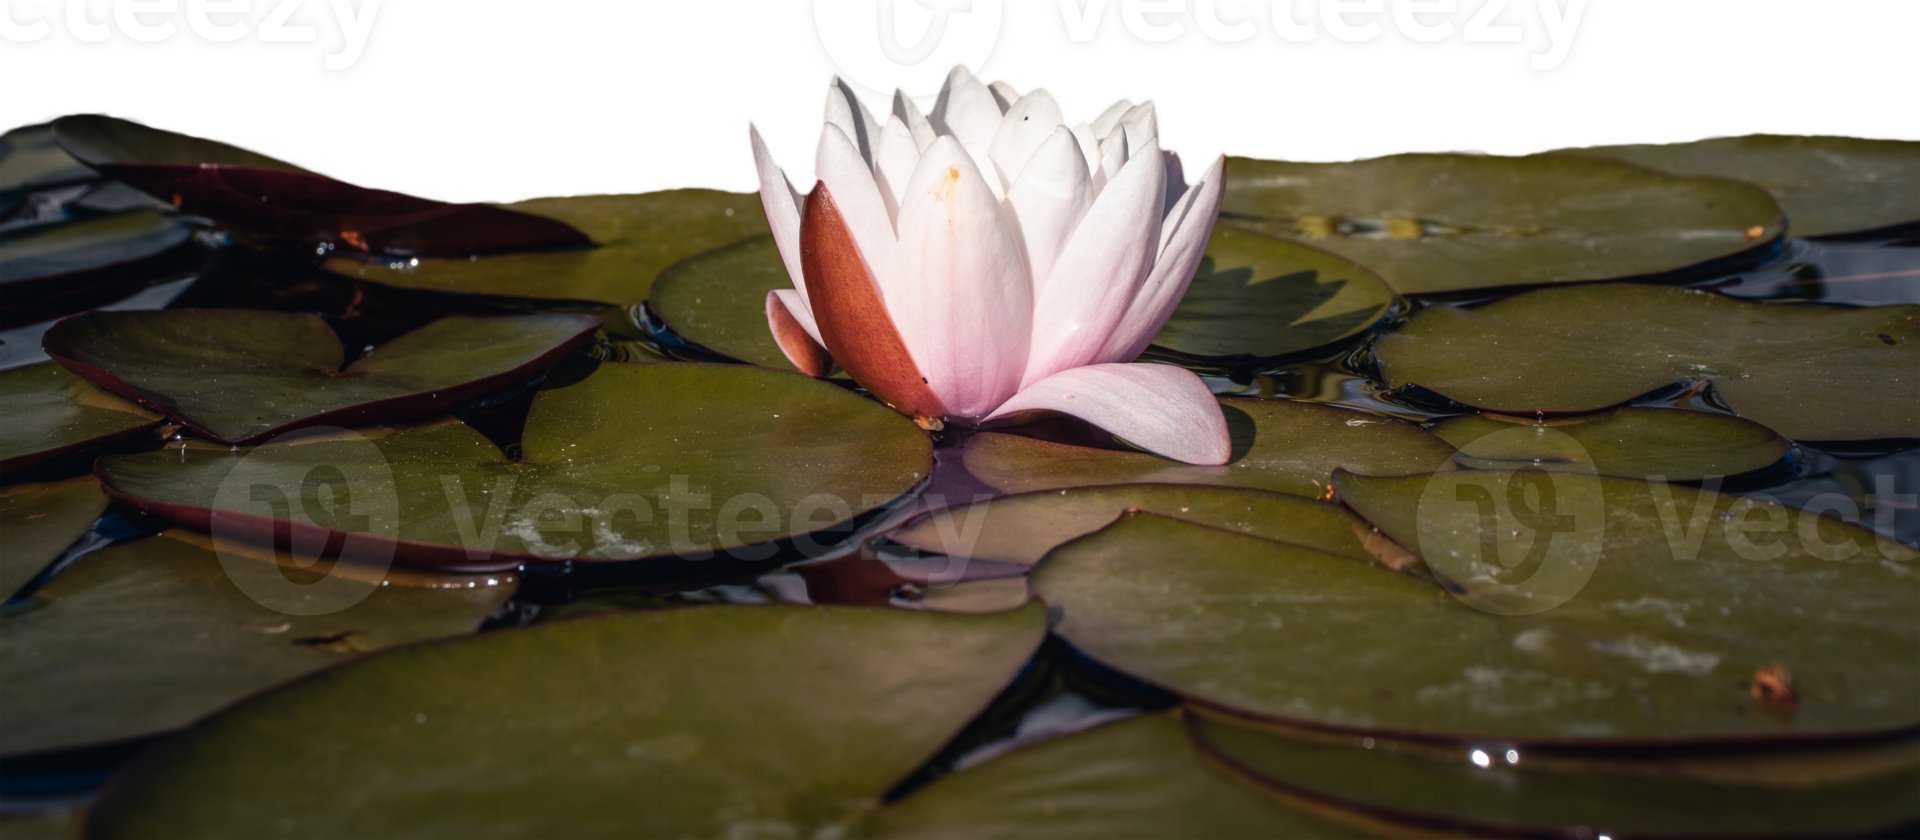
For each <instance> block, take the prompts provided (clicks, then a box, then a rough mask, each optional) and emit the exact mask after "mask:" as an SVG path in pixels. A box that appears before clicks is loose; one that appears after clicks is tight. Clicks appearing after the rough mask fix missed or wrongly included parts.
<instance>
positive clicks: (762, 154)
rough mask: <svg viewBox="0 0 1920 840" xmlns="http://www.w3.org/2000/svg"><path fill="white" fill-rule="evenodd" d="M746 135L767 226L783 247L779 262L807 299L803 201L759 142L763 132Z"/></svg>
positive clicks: (751, 131) (752, 130)
mask: <svg viewBox="0 0 1920 840" xmlns="http://www.w3.org/2000/svg"><path fill="white" fill-rule="evenodd" d="M747 135H748V136H749V137H751V138H752V139H753V161H754V165H755V166H756V167H757V168H758V170H759V174H760V207H761V209H763V210H765V211H766V214H767V226H768V227H771V228H773V243H774V244H775V245H777V246H779V248H780V261H781V262H783V263H786V264H787V278H788V279H789V280H790V281H792V283H793V287H794V288H795V289H797V290H799V292H800V299H801V300H802V301H805V300H806V297H807V284H806V281H805V280H803V279H802V276H803V275H801V273H800V206H801V205H800V202H801V201H802V200H803V198H802V196H801V195H800V193H799V192H797V191H795V190H794V188H793V185H792V184H789V183H787V175H786V173H785V172H782V171H780V165H779V164H777V163H775V162H774V160H773V153H772V152H770V151H767V143H766V141H765V140H762V139H760V129H758V128H755V127H754V126H753V125H751V124H749V125H748V126H747Z"/></svg>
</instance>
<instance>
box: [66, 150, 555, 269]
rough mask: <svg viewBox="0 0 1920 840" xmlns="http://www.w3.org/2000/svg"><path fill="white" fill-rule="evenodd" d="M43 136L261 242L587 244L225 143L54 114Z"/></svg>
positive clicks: (368, 249)
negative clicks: (361, 184) (320, 172)
mask: <svg viewBox="0 0 1920 840" xmlns="http://www.w3.org/2000/svg"><path fill="white" fill-rule="evenodd" d="M53 133H54V137H55V138H56V139H57V140H58V141H59V142H60V145H61V146H63V147H64V148H65V149H66V150H67V151H68V152H69V153H71V154H72V155H73V156H74V157H76V158H79V159H80V160H81V161H84V162H85V163H86V164H87V165H89V166H92V167H93V168H95V169H97V170H99V171H100V172H101V173H102V174H104V175H106V176H108V177H110V178H113V179H114V180H117V181H120V182H122V183H125V184H127V185H129V186H132V187H135V188H137V189H139V190H141V191H143V192H146V193H147V194H149V195H152V196H155V197H157V198H159V199H161V200H163V201H167V202H169V203H171V204H172V205H173V206H175V207H178V208H180V209H181V210H182V211H183V212H187V213H191V214H193V215H196V216H204V217H206V218H209V219H212V220H214V221H215V222H217V223H219V224H220V225H221V226H222V227H225V228H227V229H229V230H233V231H236V232H239V233H242V234H245V235H247V236H250V237H253V238H256V239H261V240H265V241H270V242H294V243H303V244H314V243H321V244H325V245H327V246H329V247H337V248H349V249H353V250H357V251H361V252H365V253H374V254H397V255H402V256H409V255H412V256H459V257H466V256H470V255H475V254H497V253H512V252H516V251H531V250H546V249H554V248H578V247H583V246H586V245H588V244H591V243H590V242H589V241H588V239H587V237H586V235H585V234H583V233H581V232H580V231H578V230H575V229H574V228H572V227H571V226H569V225H567V224H565V223H563V222H559V221H556V220H554V219H550V218H546V217H542V216H536V215H531V214H527V213H521V212H517V211H514V210H510V209H507V208H504V207H500V206H496V205H492V204H449V203H447V202H444V201H433V200H431V199H425V198H416V197H414V196H410V195H406V194H403V193H397V192H389V191H387V190H373V189H367V188H365V187H359V186H355V185H353V184H349V183H347V182H345V181H337V180H334V179H332V178H328V177H326V176H324V175H318V174H315V173H312V172H308V171H306V170H303V169H300V168H298V167H295V166H293V165H292V164H288V163H285V162H283V161H279V160H274V159H273V158H269V157H265V156H263V155H258V154H254V153H253V152H249V151H246V150H244V149H239V148H235V147H233V146H229V145H227V144H225V143H216V142H213V141H210V140H203V139H200V138H198V137H189V136H186V135H182V134H175V133H174V132H170V131H161V130H159V129H154V128H148V127H146V126H143V125H140V124H138V123H132V122H128V121H126V120H120V119H115V118H113V117H104V116H97V115H81V116H72V117H62V118H61V119H59V120H57V121H56V122H55V123H54V125H53Z"/></svg>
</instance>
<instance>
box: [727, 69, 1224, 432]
mask: <svg viewBox="0 0 1920 840" xmlns="http://www.w3.org/2000/svg"><path fill="white" fill-rule="evenodd" d="M1157 135H1158V128H1157V125H1156V118H1155V115H1154V109H1153V105H1152V103H1145V104H1142V105H1137V106H1136V105H1132V104H1131V103H1128V102H1126V101H1122V102H1120V103H1117V104H1115V105H1114V106H1113V107H1111V108H1108V109H1107V111H1106V112H1105V113H1103V114H1102V115H1101V116H1100V117H1099V118H1098V119H1096V120H1094V121H1093V122H1092V123H1079V124H1077V125H1071V126H1070V125H1068V124H1067V123H1066V120H1065V118H1064V117H1063V116H1062V115H1061V112H1060V108H1059V106H1058V105H1056V104H1055V103H1054V101H1053V97H1052V96H1050V95H1048V94H1047V92H1046V91H1044V90H1036V91H1034V92H1032V93H1030V94H1028V95H1026V96H1020V95H1019V94H1017V93H1016V92H1015V91H1014V90H1013V89H1012V88H1011V87H1009V86H1007V85H1006V84H1005V83H995V84H994V85H993V86H991V87H989V86H987V85H984V84H982V83H980V82H979V81H978V80H976V79H975V78H974V77H973V75H972V74H971V73H969V72H967V70H966V68H964V67H959V68H955V69H954V71H953V73H952V74H951V75H950V76H949V77H948V79H947V84H946V87H945V88H943V89H942V91H941V93H940V96H939V99H938V100H937V102H936V104H935V105H934V108H933V111H932V112H931V113H930V114H927V115H922V114H921V112H920V110H919V109H918V107H916V106H915V105H914V104H913V101H912V100H910V99H908V98H906V97H905V96H901V95H898V94H896V95H895V97H894V100H893V107H892V111H891V113H890V114H889V115H888V118H887V120H886V122H885V123H884V124H883V123H880V122H878V121H876V120H875V119H874V117H873V115H872V114H871V113H869V112H868V111H867V109H866V106H865V105H863V104H862V103H861V102H860V100H859V99H858V97H856V96H854V95H853V93H852V91H851V89H850V88H848V87H847V86H846V85H845V84H843V83H839V82H838V81H837V80H836V82H835V84H834V85H833V86H832V87H831V88H830V90H829V94H828V100H827V114H826V125H825V127H824V128H823V130H822V132H821V138H820V147H819V155H818V159H817V161H816V164H815V169H816V171H817V172H818V174H819V178H820V181H819V185H818V186H817V187H816V188H815V190H814V191H813V193H812V194H811V195H810V196H801V195H800V194H798V193H796V192H794V190H793V189H792V187H791V186H790V185H789V184H788V183H787V181H786V178H785V176H784V175H783V174H782V173H781V171H780V169H779V167H778V166H777V165H776V164H775V163H774V161H773V158H772V156H771V155H770V154H769V153H768V152H767V149H766V145H765V144H764V143H762V142H761V140H760V137H759V134H758V132H757V131H756V132H754V133H753V146H754V153H755V156H756V157H757V158H758V164H759V171H760V179H761V189H760V195H761V201H762V203H763V205H764V206H765V208H766V212H767V218H768V221H769V223H770V224H771V225H772V228H773V233H774V238H775V240H776V241H777V242H778V244H779V247H780V252H781V256H782V257H783V258H784V260H785V262H786V266H787V271H788V274H789V276H791V277H792V278H793V279H794V280H795V281H796V282H795V285H794V288H792V289H780V290H776V291H774V292H771V293H769V295H768V298H767V316H768V322H769V325H770V326H771V328H772V330H773V333H774V336H775V338H776V339H777V340H778V342H779V344H780V347H781V349H782V350H783V351H785V352H786V354H787V357H788V358H789V359H791V360H792V361H793V362H794V364H795V365H796V366H798V367H799V368H800V369H801V370H804V371H806V372H808V373H811V374H813V375H816V376H824V375H826V374H827V373H828V372H829V371H830V370H831V369H832V367H833V366H834V364H835V363H836V362H837V363H838V364H839V365H840V366H841V367H844V368H846V370H847V371H848V373H849V374H851V375H852V376H853V377H854V379H855V380H857V381H858V382H859V383H860V384H861V385H863V386H865V387H866V388H867V389H868V390H869V391H871V392H872V393H873V394H874V395H875V396H877V397H879V398H880V399H881V400H883V401H884V402H886V403H887V404H888V405H889V406H892V407H894V408H895V409H896V410H899V411H901V412H902V413H905V414H907V415H909V416H912V417H914V418H915V419H916V420H917V421H919V422H920V423H921V424H922V425H923V426H926V427H928V428H938V427H940V426H941V425H943V424H945V423H948V422H958V423H965V424H971V423H977V422H982V421H986V420H993V419H997V418H1001V417H1006V416H1009V415H1014V414H1017V413H1020V412H1025V411H1034V410H1052V411H1060V412H1063V413H1067V414H1072V415H1075V416H1077V417H1080V418H1082V419H1085V420H1088V421H1090V422H1092V423H1094V424H1096V425H1098V426H1100V427H1102V428H1104V429H1106V430H1107V431H1109V432H1112V433H1114V434H1116V435H1118V436H1120V437H1122V438H1124V439H1126V440H1127V441H1129V442H1131V443H1133V444H1135V445H1137V446H1140V447H1142V448H1145V449H1149V450H1152V451H1154V452H1158V453H1160V454H1163V455H1166V456H1169V457H1172V458H1176V459H1178V460H1182V461H1187V462H1190V463H1198V464H1221V463H1225V462H1226V460H1227V458H1228V455H1229V451H1230V443H1229V440H1228V434H1227V427H1226V422H1225V419H1224V418H1223V417H1222V416H1221V414H1220V410H1219V408H1218V406H1217V404H1216V403H1215V402H1214V399H1213V396H1212V394H1211V392H1210V391H1209V390H1208V389H1207V387H1206V385H1205V384H1204V383H1202V382H1201V381H1200V380H1199V378H1198V377H1196V376H1194V375H1193V374H1192V373H1189V372H1187V371H1185V370H1182V369H1179V368H1175V367H1171V366H1166V365H1151V364H1126V363H1127V362H1130V361H1131V360H1133V359H1134V358H1136V357H1138V356H1139V355H1140V352H1141V351H1142V350H1144V349H1146V346H1147V344H1148V342H1149V341H1151V340H1152V338H1153V336H1154V335H1155V334H1157V333H1158V332H1159V331H1160V328H1161V326H1162V325H1164V324H1165V323H1166V321H1167V319H1168V318H1169V317H1170V316H1171V315H1172V314H1173V310H1174V308H1175V307H1176V306H1177V305H1178V304H1179V302H1180V299H1181V296H1182V295H1183V294H1184V293H1185V291H1186V288H1187V285H1188V284H1189V283H1190V282H1191V280H1192V278H1193V274H1194V270H1195V268H1196V267H1197V266H1198V264H1199V261H1200V258H1201V255H1202V253H1203V252H1204V250H1205V248H1206V244H1207V237H1208V234H1209V233H1210V232H1211V231H1212V228H1213V221H1214V218H1215V216H1216V215H1217V214H1218V210H1219V204H1220V196H1221V188H1222V181H1223V172H1224V165H1225V161H1224V159H1221V160H1216V161H1215V162H1214V164H1213V166H1212V167H1210V168H1209V169H1208V171H1207V172H1206V173H1205V175H1204V176H1203V178H1202V179H1201V181H1200V183H1198V184H1196V185H1194V186H1192V187H1189V186H1188V185H1187V184H1186V181H1185V178H1184V176H1183V174H1182V171H1181V167H1180V164H1179V159H1178V158H1177V157H1176V156H1174V155H1172V154H1171V153H1164V152H1162V151H1161V150H1160V147H1159V141H1158V138H1157Z"/></svg>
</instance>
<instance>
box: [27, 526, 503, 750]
mask: <svg viewBox="0 0 1920 840" xmlns="http://www.w3.org/2000/svg"><path fill="white" fill-rule="evenodd" d="M233 562H238V563H244V564H248V566H249V567H251V566H254V565H257V566H258V567H259V570H260V573H261V574H265V575H269V576H272V577H275V578H280V579H281V583H282V584H283V585H286V586H294V585H295V584H309V585H310V584H311V582H312V581H314V580H315V579H316V578H317V577H318V576H319V575H320V574H324V573H327V572H330V571H336V570H337V571H338V573H345V572H346V570H344V569H342V568H341V567H342V566H344V565H345V564H333V565H332V567H331V568H321V567H318V566H316V567H314V568H312V569H310V570H308V571H307V572H305V573H300V572H295V571H292V570H289V571H286V572H284V574H285V575H286V576H285V577H284V578H282V577H281V575H282V574H283V572H282V570H281V569H279V568H277V567H275V566H273V565H270V564H268V563H263V562H259V561H257V560H252V559H246V558H240V559H238V560H237V561H233ZM229 565H231V563H229V564H226V565H223V563H222V561H221V558H220V557H218V556H217V555H216V554H215V553H214V551H212V550H210V549H208V548H206V547H204V546H201V545H195V544H193V543H191V542H186V541H182V540H178V539H173V538H171V537H170V536H167V535H162V536H155V537H148V538H145V539H142V540H139V541H136V542H132V543H124V544H121V545H116V546H113V547H111V548H108V549H106V550H104V551H100V552H96V553H94V554H89V555H87V556H86V557H83V558H81V559H80V561H79V562H77V563H75V564H74V565H73V566H72V567H71V568H69V569H67V570H65V571H63V572H61V573H60V574H59V575H56V576H55V577H54V578H53V579H52V580H50V581H48V582H47V584H46V586H44V587H41V589H40V590H39V591H38V592H36V593H35V594H34V599H35V600H36V601H37V602H39V604H38V606H37V608H36V609H33V610H31V611H26V612H19V613H15V614H13V615H11V616H9V617H7V618H5V619H0V684H4V685H6V686H7V690H6V691H4V692H0V718H4V719H5V720H6V721H7V725H6V726H5V727H0V754H6V755H14V754H20V753H34V752H43V751H48V750H58V749H65V748H71V747H78V746H83V745H93V744H102V743H106V742H111V741H118V740H124V739H127V738H137V737H141V736H146V735H152V734H156V733H160V732H166V731H170V730H173V729H178V728H180V727H183V726H186V725H187V724H189V723H192V722H193V721H194V720H196V719H198V718H200V717H202V716H204V715H207V714H209V713H211V712H213V711H215V710H217V709H219V708H221V707H223V706H226V705H227V704H229V703H232V702H233V701H235V700H238V699H240V698H241V697H244V696H246V695H248V694H251V693H253V692H256V691H259V690H261V689H264V688H267V687H269V686H272V685H275V684H278V683H280V682H283V681H285V680H288V679H291V678H293V677H296V676H299V675H301V674H305V673H309V672H312V671H316V670H320V669H322V668H327V667H329V666H332V665H334V664H337V663H339V662H341V661H343V660H344V659H346V658H348V655H350V654H353V653H358V652H364V651H370V650H376V649H379V648H384V647H389V646H392V645H398V644H404V643H407V642H413V641H418V640H421V639H431V638H438V637H442V636H452V635H457V634H463V633H471V632H473V631H474V630H475V629H476V628H478V627H479V625H480V622H481V621H482V620H483V619H485V618H486V617H487V616H488V615H490V614H492V613H493V611H494V610H496V609H498V608H499V606H500V604H501V603H502V602H504V601H505V600H506V599H507V598H508V597H509V596H510V595H511V594H512V591H513V587H512V586H511V584H512V578H510V577H498V576H495V577H492V578H473V579H467V580H466V581H465V584H464V585H462V586H460V587H458V588H422V587H414V586H406V585H387V586H381V585H379V584H378V579H377V578H376V579H375V580H373V581H371V582H367V583H365V585H366V586H368V587H370V588H371V592H370V593H369V594H368V595H366V598H365V600H362V601H360V602H358V603H356V604H354V605H353V606H351V607H348V608H347V609H345V610H344V611H340V612H335V613H332V614H329V615H312V616H301V615H291V614H288V613H286V612H283V611H281V610H277V609H273V608H270V607H268V606H265V605H263V604H261V603H260V602H258V601H255V600H254V599H252V598H250V597H248V596H247V595H246V594H244V593H243V592H242V591H241V590H240V588H239V586H238V585H236V583H235V582H234V580H233V579H232V578H231V577H230V576H229V571H228V568H227V566H229ZM301 574H305V575H307V576H306V577H304V578H301V577H300V575H301ZM374 574H376V575H377V574H378V573H377V572H375V573H374Z"/></svg>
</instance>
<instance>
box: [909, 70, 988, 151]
mask: <svg viewBox="0 0 1920 840" xmlns="http://www.w3.org/2000/svg"><path fill="white" fill-rule="evenodd" d="M927 121H928V122H930V123H932V124H933V130H934V131H937V132H939V133H941V134H943V135H948V136H951V137H954V138H956V139H958V140H959V141H960V142H961V143H978V144H980V146H981V148H985V147H986V146H988V145H989V144H991V143H993V133H994V132H995V131H998V130H999V129H1000V103H999V102H996V101H994V98H993V92H992V91H989V90H987V86H986V85H983V84H981V83H980V80H979V79H976V78H974V77H973V74H972V73H969V72H967V68H965V67H955V68H953V72H952V73H949V74H947V83H946V84H945V85H944V86H942V87H941V88H940V97H939V98H938V99H936V100H934V103H933V113H931V114H928V115H927Z"/></svg>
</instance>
